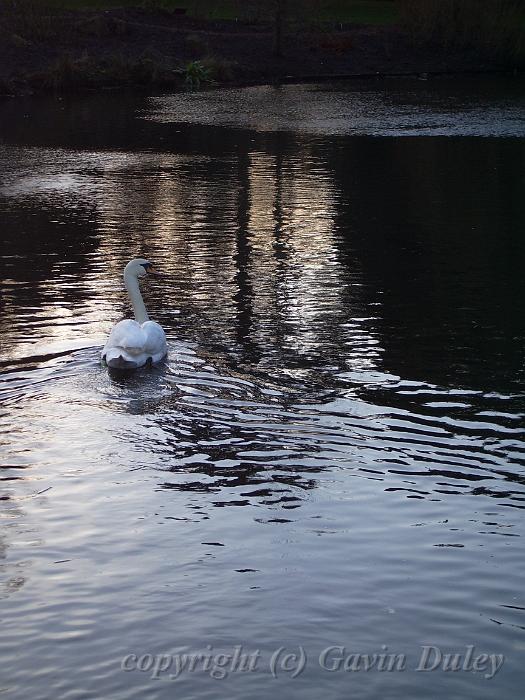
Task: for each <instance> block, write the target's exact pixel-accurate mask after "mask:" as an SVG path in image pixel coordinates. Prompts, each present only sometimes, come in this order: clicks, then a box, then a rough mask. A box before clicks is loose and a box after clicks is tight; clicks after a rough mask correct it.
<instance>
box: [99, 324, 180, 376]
mask: <svg viewBox="0 0 525 700" xmlns="http://www.w3.org/2000/svg"><path fill="white" fill-rule="evenodd" d="M167 350H168V347H167V344H166V335H165V333H164V331H163V330H162V328H161V327H160V326H159V324H158V323H155V322H154V321H146V322H145V323H143V324H142V325H141V324H140V323H137V321H133V320H131V319H126V320H124V321H119V323H117V324H116V325H115V326H114V327H113V329H112V331H111V333H110V335H109V338H108V340H107V343H106V345H105V346H104V349H103V350H102V358H103V359H104V360H105V361H106V364H107V365H108V367H113V368H114V369H135V368H136V367H141V366H142V365H145V364H146V363H147V362H152V363H153V364H154V363H155V362H160V360H162V358H163V357H164V356H165V355H166V353H167Z"/></svg>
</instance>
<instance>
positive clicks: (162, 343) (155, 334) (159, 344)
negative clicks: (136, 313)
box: [142, 321, 168, 357]
mask: <svg viewBox="0 0 525 700" xmlns="http://www.w3.org/2000/svg"><path fill="white" fill-rule="evenodd" d="M142 330H143V331H144V333H145V334H146V345H145V348H144V349H145V351H146V352H147V353H149V354H151V355H152V356H157V355H160V356H161V357H162V356H163V355H165V354H166V351H167V349H168V346H167V344H166V334H165V333H164V331H163V330H162V327H161V326H159V324H158V323H155V321H146V323H143V324H142Z"/></svg>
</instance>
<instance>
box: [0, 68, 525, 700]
mask: <svg viewBox="0 0 525 700" xmlns="http://www.w3.org/2000/svg"><path fill="white" fill-rule="evenodd" d="M524 95H525V91H524V90H522V89H521V88H520V87H519V86H518V84H517V83H515V82H512V81H510V82H507V81H500V82H493V83H490V82H487V81H484V82H478V83H474V82H456V83H454V84H450V83H423V82H412V83H395V82H393V83H386V84H381V83H377V84H367V85H358V84H356V85H351V86H349V85H346V86H344V85H323V86H315V85H311V86H307V87H297V86H288V87H285V88H281V89H277V88H251V89H248V90H232V91H220V92H217V93H208V94H205V95H200V94H199V95H178V96H171V97H166V96H160V97H157V98H149V97H147V96H134V97H128V96H125V95H122V94H115V95H113V94H107V95H103V96H91V95H88V96H82V97H78V98H76V99H71V100H57V99H43V100H40V99H38V100H37V99H32V100H27V101H25V100H12V101H4V102H2V103H1V104H0V134H1V143H0V178H1V179H0V215H1V219H0V220H1V234H0V237H1V239H2V249H1V257H0V285H1V287H0V289H1V298H0V304H1V326H0V366H1V370H2V377H1V378H2V381H1V385H0V390H1V398H2V404H1V418H0V423H1V430H2V437H1V442H2V449H3V452H4V456H3V460H2V463H1V470H0V478H1V480H2V484H1V500H0V516H1V524H2V529H1V531H0V576H1V583H0V596H1V598H2V600H1V614H0V623H1V630H2V633H1V635H0V647H1V650H2V657H3V671H2V677H1V679H0V690H1V691H2V697H3V696H4V695H5V696H6V697H9V698H16V699H22V698H24V699H26V698H28V697H30V698H32V699H39V698H42V699H45V700H48V699H49V698H64V699H68V700H69V699H73V698H74V699H79V700H80V699H86V698H92V699H93V700H100V698H104V699H105V700H117V699H122V700H123V699H132V698H137V699H138V698H140V699H143V698H152V699H162V700H164V699H168V698H184V699H185V700H186V699H188V698H195V699H197V700H204V699H205V698H214V699H215V698H218V697H220V698H230V699H237V698H239V699H240V698H243V699H244V698H247V697H250V698H254V699H257V700H259V699H261V700H262V699H264V700H266V699H267V698H272V697H274V695H276V694H277V695H278V696H280V697H286V698H287V699H290V700H295V699H296V698H297V699H299V698H300V699H301V700H303V699H311V700H318V698H319V697H326V698H334V699H336V700H339V699H341V700H343V699H344V700H346V699H347V698H359V699H362V698H365V699H367V698H370V699H373V700H377V698H390V699H394V700H397V699H398V698H399V699H401V698H403V699H406V698H409V699H413V700H420V698H423V697H424V698H445V697H446V698H448V699H450V700H469V699H471V698H472V699H474V698H475V699H476V700H479V699H481V700H482V699H484V698H494V697H500V698H505V699H507V698H508V699H509V700H511V699H512V700H514V699H515V698H516V697H518V696H519V693H520V690H521V688H522V685H523V653H524V650H525V594H524V585H523V584H524V578H523V577H524V574H525V565H524V557H523V535H524V522H523V521H524V518H523V515H524V508H525V476H524V465H525V450H524V444H523V436H524V430H525V421H524V417H525V390H524V380H525V369H524V367H525V364H524V361H525V314H524V299H525V281H524V275H523V270H524V269H525V238H524V226H525V197H524V192H525V189H524V188H525V170H524V165H525V140H524V139H523V136H524V135H525V129H524V126H525V121H524V120H525V98H524ZM139 255H140V256H145V257H148V258H150V259H151V260H153V261H154V262H155V264H156V265H157V266H158V267H159V268H161V269H162V270H163V271H164V273H165V276H164V277H163V278H162V279H158V280H155V281H152V282H151V283H149V284H145V285H143V289H144V295H145V300H146V304H147V306H148V309H149V311H150V315H151V316H152V318H154V319H155V320H158V321H159V322H160V323H162V325H163V326H164V328H165V329H166V333H167V336H168V342H169V349H170V352H169V358H168V360H167V361H166V363H165V364H164V365H162V366H160V367H157V368H154V369H143V370H141V371H138V372H137V373H135V374H132V375H118V374H110V373H108V371H107V369H106V368H104V367H103V366H101V364H100V362H99V353H100V349H101V347H102V345H103V343H104V339H105V337H106V335H107V333H108V332H109V330H110V328H111V326H112V324H113V323H114V322H115V321H117V320H119V319H120V318H122V317H123V316H125V315H129V305H128V302H127V298H126V294H125V291H124V289H123V285H122V281H121V271H122V269H123V267H124V265H125V264H126V262H127V261H128V260H129V259H130V258H132V257H135V256H139ZM343 648H344V649H343ZM236 650H237V651H236ZM183 654H186V656H185V657H183V656H182V655H183ZM220 654H224V655H225V656H222V657H221V656H219V655H220ZM235 654H237V656H234V658H230V657H231V656H232V655H235ZM293 654H295V655H296V657H297V658H296V657H295V656H292V655H293ZM381 654H382V655H383V658H381V657H380V656H378V655H381ZM450 654H458V655H460V656H459V657H458V658H454V657H447V655H450ZM159 655H164V656H159ZM243 655H244V656H243ZM374 655H375V656H374ZM391 655H395V656H391ZM367 665H368V666H369V667H370V668H369V669H368V670H366V669H367ZM168 666H169V668H168ZM388 668H390V669H391V670H387V669H388ZM431 668H433V669H435V670H429V669H431ZM454 669H456V670H454ZM221 675H225V676H226V677H225V678H223V679H220V678H217V676H221ZM274 675H275V676H276V678H274V677H273V676H274Z"/></svg>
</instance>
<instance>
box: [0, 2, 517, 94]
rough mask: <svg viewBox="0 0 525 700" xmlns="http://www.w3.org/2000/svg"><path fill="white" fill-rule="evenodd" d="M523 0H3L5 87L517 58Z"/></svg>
mask: <svg viewBox="0 0 525 700" xmlns="http://www.w3.org/2000/svg"><path fill="white" fill-rule="evenodd" d="M524 63H525V0H186V1H185V0H3V2H2V3H1V4H0V93H4V94H15V93H21V92H22V93H31V92H36V91H44V90H50V89H53V90H73V89H82V88H97V89H99V88H111V87H121V86H126V85H145V86H151V85H155V86H159V87H175V88H178V87H181V88H182V87H186V88H188V89H198V88H200V87H202V86H203V85H206V84H213V83H214V82H215V83H217V82H218V83H228V82H236V83H251V82H263V81H273V80H282V79H287V78H288V77H289V78H290V79H292V78H296V79H305V78H315V77H325V76H331V75H356V74H365V75H376V74H377V73H382V74H407V73H415V74H422V73H433V72H436V73H442V72H444V73H446V72H458V71H483V70H494V69H516V68H518V69H519V68H520V67H521V66H522V65H523V64H524Z"/></svg>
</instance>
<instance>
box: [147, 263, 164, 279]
mask: <svg viewBox="0 0 525 700" xmlns="http://www.w3.org/2000/svg"><path fill="white" fill-rule="evenodd" d="M147 271H148V275H153V276H154V277H161V276H162V272H159V271H158V270H156V269H155V268H154V267H153V265H150V266H149V267H148V270H147Z"/></svg>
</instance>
